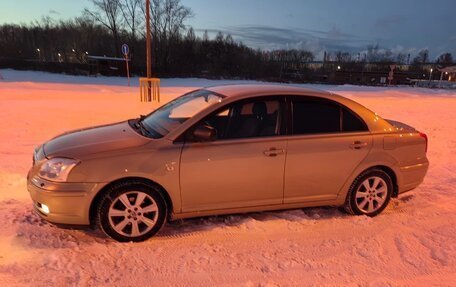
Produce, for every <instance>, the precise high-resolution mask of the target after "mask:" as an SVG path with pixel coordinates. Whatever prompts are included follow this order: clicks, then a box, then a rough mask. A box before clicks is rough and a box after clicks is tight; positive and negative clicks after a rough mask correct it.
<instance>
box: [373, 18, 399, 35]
mask: <svg viewBox="0 0 456 287" xmlns="http://www.w3.org/2000/svg"><path fill="white" fill-rule="evenodd" d="M406 22H407V18H406V17H405V16H401V15H389V16H384V17H381V18H379V19H377V20H376V21H375V22H374V25H373V28H374V30H377V31H381V32H388V31H391V30H396V29H397V27H399V26H403V25H404V24H405V23H406Z"/></svg>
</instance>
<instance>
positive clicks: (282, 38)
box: [197, 25, 373, 58]
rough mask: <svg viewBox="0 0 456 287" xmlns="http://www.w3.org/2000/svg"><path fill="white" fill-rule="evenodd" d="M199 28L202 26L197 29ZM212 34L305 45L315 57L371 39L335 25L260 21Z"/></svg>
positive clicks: (266, 44)
mask: <svg viewBox="0 0 456 287" xmlns="http://www.w3.org/2000/svg"><path fill="white" fill-rule="evenodd" d="M197 31H199V32H202V31H204V30H200V29H197ZM207 31H208V33H210V34H211V35H215V34H216V33H218V32H222V33H224V34H231V35H232V36H233V38H234V39H236V40H238V41H242V42H243V43H245V44H246V45H248V46H250V47H254V48H261V49H263V50H273V49H304V50H308V51H311V52H313V53H314V54H315V55H316V56H317V58H319V57H321V56H322V55H323V53H324V51H338V50H342V51H348V52H354V51H357V50H359V49H360V48H365V47H366V46H367V45H368V44H369V43H372V41H373V39H364V38H361V37H358V36H356V35H352V34H349V33H344V32H343V31H341V30H340V29H338V28H337V27H332V28H331V29H329V30H328V31H323V30H310V29H299V28H284V27H272V26H263V25H241V26H229V27H222V28H220V29H207Z"/></svg>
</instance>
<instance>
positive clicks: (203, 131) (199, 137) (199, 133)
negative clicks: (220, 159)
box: [192, 125, 217, 142]
mask: <svg viewBox="0 0 456 287" xmlns="http://www.w3.org/2000/svg"><path fill="white" fill-rule="evenodd" d="M192 135H193V140H194V141H198V142H207V141H214V140H215V138H216V136H217V131H216V130H215V129H214V128H213V127H211V126H208V125H201V126H198V127H197V128H196V129H195V130H193V133H192Z"/></svg>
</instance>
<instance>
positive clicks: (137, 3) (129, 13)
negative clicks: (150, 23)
mask: <svg viewBox="0 0 456 287" xmlns="http://www.w3.org/2000/svg"><path fill="white" fill-rule="evenodd" d="M143 2H144V1H143V0H120V11H121V12H122V17H123V19H124V22H125V24H126V26H128V28H129V29H130V34H131V37H132V38H133V39H136V34H137V31H138V29H139V28H140V27H141V25H143V23H144V17H142V14H141V11H142V10H144V8H142V5H143Z"/></svg>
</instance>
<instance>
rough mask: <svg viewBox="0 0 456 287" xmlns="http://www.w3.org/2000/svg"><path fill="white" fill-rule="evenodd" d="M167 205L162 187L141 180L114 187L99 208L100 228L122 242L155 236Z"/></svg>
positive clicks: (164, 218) (162, 220)
mask: <svg viewBox="0 0 456 287" xmlns="http://www.w3.org/2000/svg"><path fill="white" fill-rule="evenodd" d="M166 217H167V206H166V203H165V200H164V199H163V196H162V195H161V193H160V189H159V188H157V187H156V186H154V185H151V184H148V183H145V182H141V181H134V182H122V183H119V184H116V185H113V186H111V187H110V188H109V189H108V190H107V191H106V193H105V195H104V196H103V197H102V199H101V200H100V204H99V205H98V209H97V221H98V226H99V228H100V229H101V230H102V231H103V232H104V233H105V234H106V235H108V236H109V237H111V238H112V239H114V240H116V241H119V242H131V241H132V242H140V241H144V240H147V239H149V238H150V237H152V236H153V235H155V234H156V233H157V232H158V231H159V230H160V228H161V227H162V226H163V224H164V223H165V221H166Z"/></svg>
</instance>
